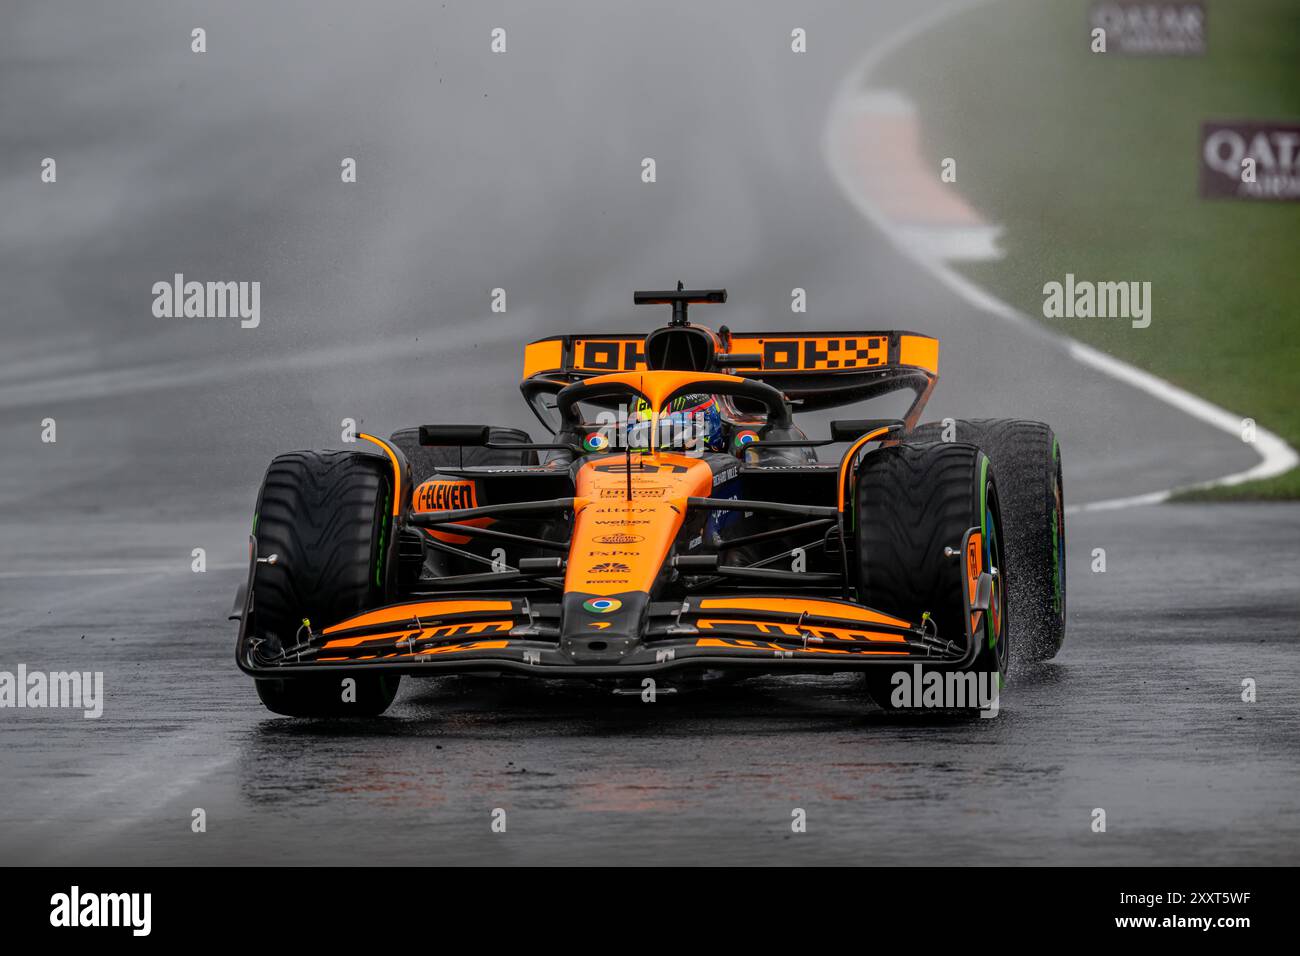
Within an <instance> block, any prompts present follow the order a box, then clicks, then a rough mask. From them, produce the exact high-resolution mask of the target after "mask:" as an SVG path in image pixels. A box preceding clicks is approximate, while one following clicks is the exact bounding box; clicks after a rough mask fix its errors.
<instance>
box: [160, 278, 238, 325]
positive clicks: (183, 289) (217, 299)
mask: <svg viewBox="0 0 1300 956" xmlns="http://www.w3.org/2000/svg"><path fill="white" fill-rule="evenodd" d="M153 295H154V300H153V314H154V318H158V319H181V318H185V319H225V318H232V319H233V318H236V317H237V318H239V320H240V322H239V325H240V328H244V329H255V328H257V327H258V326H259V325H261V324H262V283H260V282H186V281H185V276H184V274H183V273H180V272H178V273H176V274H175V275H174V276H172V281H171V282H166V281H163V282H155V283H154V284H153Z"/></svg>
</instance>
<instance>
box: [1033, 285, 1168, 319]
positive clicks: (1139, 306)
mask: <svg viewBox="0 0 1300 956" xmlns="http://www.w3.org/2000/svg"><path fill="white" fill-rule="evenodd" d="M1043 318H1046V319H1060V318H1067V319H1076V318H1077V319H1091V318H1098V319H1132V320H1133V322H1132V325H1133V328H1135V329H1145V328H1146V327H1147V326H1148V325H1150V324H1151V283H1150V282H1090V281H1088V280H1086V279H1083V280H1079V281H1075V278H1074V273H1073V272H1067V273H1066V274H1065V282H1064V283H1061V282H1056V281H1052V282H1049V283H1047V284H1046V285H1044V286H1043Z"/></svg>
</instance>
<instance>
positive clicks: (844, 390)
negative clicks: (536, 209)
mask: <svg viewBox="0 0 1300 956" xmlns="http://www.w3.org/2000/svg"><path fill="white" fill-rule="evenodd" d="M692 328H695V329H701V328H702V327H701V326H693V327H692ZM716 339H717V343H718V355H719V356H728V355H730V356H735V357H737V358H740V357H742V356H749V357H752V358H754V359H756V360H757V362H755V363H747V364H732V363H731V362H728V363H727V368H726V371H727V372H729V373H731V374H732V375H742V376H744V377H746V378H753V379H758V380H760V381H765V382H767V384H769V385H772V386H774V387H776V388H778V389H780V390H781V391H782V392H784V393H785V396H786V398H787V399H789V400H790V402H792V403H793V404H794V405H795V406H796V409H797V410H811V409H817V408H832V407H836V406H840V405H847V404H851V403H853V402H859V401H864V400H866V399H869V398H874V397H875V396H877V395H881V394H884V393H886V392H892V391H897V390H899V389H911V390H913V391H914V392H915V393H916V402H914V403H913V406H912V408H910V409H909V410H908V413H907V415H906V416H904V417H905V419H906V420H907V423H908V427H909V428H910V427H913V426H914V425H915V424H916V418H917V417H919V415H920V412H921V408H922V406H924V404H925V401H926V400H927V399H928V398H929V396H930V392H931V391H932V390H933V388H934V383H935V382H936V381H937V379H938V377H939V340H938V339H935V338H933V337H931V336H929V335H921V334H919V333H916V332H905V331H889V332H730V333H728V332H726V331H725V330H724V331H723V332H722V334H721V335H718V336H716ZM645 346H646V337H645V336H644V335H638V334H636V333H630V332H629V333H609V334H600V333H591V334H578V335H556V336H552V337H550V338H546V339H539V340H538V341H536V342H532V343H530V344H529V345H527V346H525V349H524V383H523V386H522V387H523V390H524V394H525V396H526V397H528V398H529V400H530V402H531V401H532V398H533V395H534V394H536V393H537V392H538V391H539V390H543V386H544V383H545V384H554V383H563V384H568V383H569V382H573V381H577V380H579V379H582V378H587V377H589V376H592V375H606V374H609V373H611V372H635V371H640V370H644V369H646V368H647V365H646V353H645ZM530 383H532V384H531V385H530ZM544 390H549V389H544Z"/></svg>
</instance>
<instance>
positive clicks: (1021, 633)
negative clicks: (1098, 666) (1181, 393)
mask: <svg viewBox="0 0 1300 956" xmlns="http://www.w3.org/2000/svg"><path fill="white" fill-rule="evenodd" d="M952 424H953V432H954V433H955V434H954V435H953V436H952V437H953V440H955V441H960V442H969V443H971V444H973V445H978V446H979V447H980V449H981V450H982V451H983V452H984V453H985V454H986V455H988V456H989V458H990V459H991V460H992V462H993V467H994V468H996V469H997V473H998V479H999V483H1000V489H999V490H1000V491H1001V492H1002V509H1003V515H1004V516H1005V520H1006V548H1007V570H1008V577H1009V581H1010V587H1011V592H1010V598H1011V601H1012V603H1013V604H1014V605H1015V608H1016V615H1015V620H1014V621H1012V622H1011V642H1012V644H1013V645H1014V646H1015V649H1016V659H1017V660H1018V661H1019V660H1023V661H1030V662H1038V661H1046V660H1051V659H1052V658H1053V657H1055V656H1056V653H1057V651H1059V650H1060V649H1061V645H1062V644H1063V643H1064V641H1065V489H1064V485H1063V483H1062V481H1061V445H1060V442H1058V441H1057V440H1056V435H1055V434H1054V433H1053V432H1052V429H1051V428H1050V427H1048V426H1047V425H1045V424H1043V423H1042V422H1033V421H1026V420H1023V419H1009V418H978V419H971V420H964V419H959V420H957V421H955V422H953V423H952ZM943 432H944V426H943V424H941V423H938V422H931V423H929V424H925V425H921V426H920V427H919V428H917V429H916V431H914V432H913V433H912V434H911V435H910V436H909V437H908V438H907V441H909V442H932V441H939V440H941V439H942V438H943V437H944V434H943Z"/></svg>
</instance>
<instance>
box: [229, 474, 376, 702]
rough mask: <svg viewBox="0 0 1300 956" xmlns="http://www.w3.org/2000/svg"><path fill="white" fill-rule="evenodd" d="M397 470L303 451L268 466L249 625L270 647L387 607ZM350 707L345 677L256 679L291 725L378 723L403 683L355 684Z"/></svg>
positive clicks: (362, 679) (367, 679) (365, 678)
mask: <svg viewBox="0 0 1300 956" xmlns="http://www.w3.org/2000/svg"><path fill="white" fill-rule="evenodd" d="M391 475H392V472H391V470H390V467H389V465H388V463H387V462H386V461H385V460H383V459H381V458H379V457H377V456H374V455H368V454H363V453H358V452H345V451H304V452H292V453H290V454H287V455H280V456H279V457H277V458H276V459H275V460H273V461H272V462H271V466H270V467H269V468H268V469H267V471H266V477H265V479H263V482H262V491H261V494H260V495H259V496H258V505H257V515H256V517H255V519H254V526H253V533H254V535H255V536H256V538H257V550H258V555H259V557H262V558H266V557H269V556H270V555H272V554H274V555H275V556H276V560H275V563H274V564H269V563H259V564H258V565H257V570H256V571H255V572H254V578H253V602H254V603H253V622H254V626H255V628H256V633H257V635H258V636H259V637H261V638H264V639H265V640H266V641H267V642H268V644H269V645H270V647H271V648H272V649H273V650H274V649H278V648H280V647H291V646H293V644H294V643H295V642H296V641H297V639H298V637H297V635H298V633H299V630H300V628H301V627H302V622H303V620H304V619H307V620H310V621H311V622H312V629H313V630H315V631H319V630H320V629H321V628H322V627H327V626H329V625H330V624H335V623H337V622H338V621H341V620H343V619H345V618H348V617H351V616H352V615H354V614H357V613H360V612H361V611H364V610H367V609H369V608H373V607H379V606H382V605H383V604H385V603H387V597H388V594H389V581H390V580H391V577H392V572H391V555H390V552H391V550H392V549H391V538H392V528H391V526H390V525H391V517H390V516H391V513H392V494H393V492H392V477H391ZM354 680H355V681H356V684H355V693H353V692H352V691H353V689H352V688H349V689H348V695H347V696H349V697H351V698H354V699H352V700H347V701H345V699H344V698H345V692H344V687H343V680H342V678H339V677H325V676H320V677H317V676H311V677H294V678H286V679H283V680H279V679H258V680H257V681H256V684H257V694H258V696H259V697H260V698H261V700H262V703H263V704H265V705H266V706H267V708H268V709H270V710H272V711H274V712H275V713H277V714H285V715H287V716H291V717H336V716H373V715H376V714H381V713H383V712H384V710H386V709H387V708H388V705H389V704H391V703H392V702H393V697H394V696H395V695H396V693H397V686H398V683H399V680H400V676H399V675H380V674H366V675H360V676H358V677H355V678H354Z"/></svg>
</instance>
